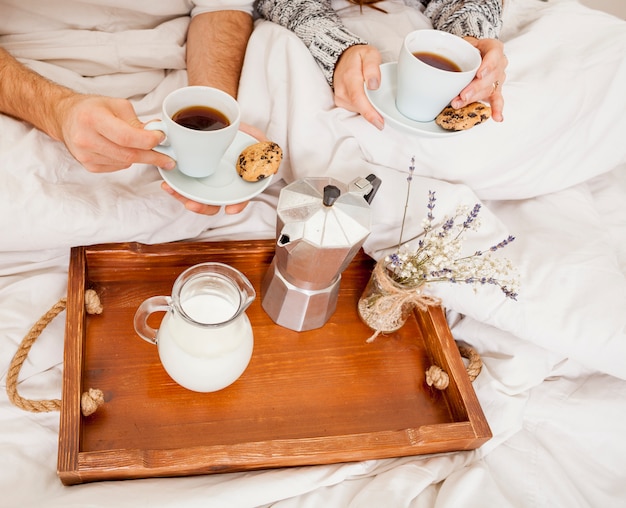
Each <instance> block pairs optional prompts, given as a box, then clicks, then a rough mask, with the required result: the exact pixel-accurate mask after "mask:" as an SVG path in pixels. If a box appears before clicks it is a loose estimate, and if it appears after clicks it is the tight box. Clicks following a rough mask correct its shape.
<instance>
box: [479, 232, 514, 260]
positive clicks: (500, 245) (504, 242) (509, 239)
mask: <svg viewBox="0 0 626 508" xmlns="http://www.w3.org/2000/svg"><path fill="white" fill-rule="evenodd" d="M514 240H515V237H514V236H513V235H509V236H508V237H507V238H505V239H504V240H502V241H501V242H500V243H497V244H496V245H492V246H491V247H489V252H495V251H497V250H498V249H504V247H506V246H507V245H508V244H510V243H511V242H513V241H514ZM485 252H487V251H484V250H477V251H476V252H475V253H474V256H482V255H483V254H484V253H485Z"/></svg>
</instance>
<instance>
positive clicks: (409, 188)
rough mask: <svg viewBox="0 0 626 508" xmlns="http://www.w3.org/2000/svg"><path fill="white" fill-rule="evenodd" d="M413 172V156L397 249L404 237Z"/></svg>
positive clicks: (407, 178) (407, 179)
mask: <svg viewBox="0 0 626 508" xmlns="http://www.w3.org/2000/svg"><path fill="white" fill-rule="evenodd" d="M414 172H415V156H413V157H411V165H410V166H409V176H407V177H406V181H407V182H408V183H407V186H406V200H405V202H404V214H403V215H402V225H401V226H400V238H399V239H398V249H400V246H401V245H402V236H403V235H404V224H405V222H406V215H407V212H408V210H409V198H410V197H411V182H412V181H413V173H414Z"/></svg>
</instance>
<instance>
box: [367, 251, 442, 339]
mask: <svg viewBox="0 0 626 508" xmlns="http://www.w3.org/2000/svg"><path fill="white" fill-rule="evenodd" d="M422 289H423V287H422V286H403V285H401V284H398V283H397V282H395V281H394V280H393V279H392V278H391V277H390V276H389V274H388V272H387V263H386V261H385V260H384V259H381V260H380V261H378V262H377V263H376V266H375V267H374V270H373V271H372V275H371V276H370V280H369V281H368V283H367V286H365V290H364V291H363V294H362V295H361V298H360V299H359V304H358V308H359V315H360V316H361V319H362V320H363V322H364V323H365V324H366V325H367V326H369V327H370V328H371V329H372V330H374V334H373V335H372V336H371V337H370V338H369V339H367V342H372V341H373V340H374V339H376V337H378V335H379V334H381V333H392V332H395V331H396V330H399V329H400V328H402V326H404V323H405V322H406V320H407V319H408V318H409V316H410V315H411V313H412V312H413V311H414V310H415V309H419V310H426V309H427V308H428V307H429V306H430V305H439V304H440V303H441V300H439V298H435V297H433V296H430V295H427V294H424V293H423V292H422Z"/></svg>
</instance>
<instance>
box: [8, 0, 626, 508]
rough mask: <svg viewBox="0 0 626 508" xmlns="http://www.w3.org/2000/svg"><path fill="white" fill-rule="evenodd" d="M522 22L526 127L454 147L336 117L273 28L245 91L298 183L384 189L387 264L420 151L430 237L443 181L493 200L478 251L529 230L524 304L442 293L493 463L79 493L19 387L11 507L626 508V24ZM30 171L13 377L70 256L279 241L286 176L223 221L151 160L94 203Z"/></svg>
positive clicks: (41, 351)
mask: <svg viewBox="0 0 626 508" xmlns="http://www.w3.org/2000/svg"><path fill="white" fill-rule="evenodd" d="M336 5H337V6H338V7H339V8H341V9H342V11H341V12H342V15H343V16H344V17H345V19H346V20H347V22H348V23H351V24H354V25H355V26H356V27H359V26H360V27H361V29H364V30H365V29H367V30H368V31H369V32H370V33H369V34H370V35H372V36H374V35H376V36H377V37H380V38H381V40H380V41H377V42H378V43H380V45H381V47H383V49H384V50H385V51H384V53H383V54H384V55H386V56H385V58H387V59H393V54H394V51H393V47H394V44H397V41H398V38H399V37H401V33H402V31H403V30H408V29H410V28H411V27H412V26H414V25H413V23H419V22H421V21H420V19H419V18H418V17H416V18H412V17H411V16H407V15H406V11H403V10H402V9H401V8H400V6H399V5H393V6H392V7H393V8H392V9H390V10H391V11H392V12H391V13H390V14H389V18H387V19H393V20H394V21H393V23H392V25H393V26H394V27H395V28H394V29H391V30H389V31H387V32H385V31H384V30H382V29H381V28H380V27H379V25H378V23H379V19H380V18H379V17H378V15H375V14H374V13H373V12H366V13H365V15H364V16H363V17H362V18H361V17H357V15H358V16H360V14H358V8H355V7H351V6H348V5H347V4H345V3H341V2H337V3H336ZM396 8H397V11H396V10H395V9H396ZM355 20H360V21H359V22H358V23H357V22H356V21H355ZM363 20H364V21H363ZM506 21H507V24H506V28H505V32H504V34H503V40H505V43H506V50H507V54H508V56H509V59H510V60H511V65H510V70H509V79H508V80H507V83H506V84H505V88H504V92H505V97H506V98H507V105H506V109H505V122H504V124H501V125H498V124H495V123H494V122H490V123H488V124H485V125H483V126H480V127H478V128H476V129H474V130H473V131H471V132H469V133H467V134H463V135H461V136H457V137H455V138H454V140H452V139H450V140H447V141H446V142H445V143H446V144H443V142H440V143H436V146H432V144H431V143H432V140H430V141H426V140H422V139H415V138H411V137H407V136H405V135H404V134H400V133H396V132H393V131H392V130H390V128H389V127H387V128H386V129H385V131H384V132H383V133H382V134H381V133H379V132H378V131H376V130H375V129H373V128H370V127H369V126H368V125H367V124H365V123H364V122H363V120H362V119H360V118H358V117H356V116H355V115H352V114H350V113H348V112H346V111H344V110H339V109H336V108H333V106H332V97H331V96H330V94H329V93H328V90H327V88H326V84H325V82H324V81H323V79H322V78H321V74H318V72H317V69H316V67H315V64H314V62H313V61H312V60H310V59H309V58H307V56H308V53H307V51H306V49H305V48H304V47H303V46H302V45H301V44H300V43H299V41H298V40H297V39H295V37H293V36H292V35H291V34H288V33H287V32H286V31H284V30H281V29H278V28H277V27H274V26H268V24H260V25H259V26H257V30H256V31H255V34H254V35H253V39H252V41H251V45H250V50H249V54H248V58H247V60H246V67H245V69H244V75H243V82H242V88H241V95H240V102H241V103H242V107H243V108H244V111H245V116H246V119H247V121H248V122H249V123H252V124H254V125H256V126H257V127H260V128H262V129H263V130H265V131H266V132H267V133H268V134H269V136H270V137H271V138H272V139H274V140H276V141H277V142H279V143H280V144H281V146H283V148H284V150H285V154H286V161H285V164H284V165H283V168H282V170H281V172H282V175H281V176H283V177H284V178H285V179H286V180H287V181H289V180H291V179H293V178H299V177H302V176H310V175H313V174H319V173H323V174H328V175H333V176H336V177H341V178H342V179H345V180H350V179H351V178H352V177H354V176H357V175H364V174H367V173H370V172H373V173H376V174H378V175H379V176H380V177H381V178H382V180H383V187H381V191H380V193H379V195H378V196H377V197H376V199H375V201H374V203H373V208H374V211H375V214H376V217H377V219H376V221H375V224H374V228H373V233H372V235H371V237H370V239H369V240H368V243H367V244H366V248H367V250H368V252H369V253H371V254H372V255H373V256H374V257H377V256H380V255H382V253H383V252H385V251H386V250H387V249H388V248H390V247H391V246H393V245H394V243H395V242H396V241H397V234H398V227H397V225H398V220H397V219H398V215H399V214H400V213H401V211H402V210H401V209H398V202H399V201H400V199H398V196H403V195H404V191H405V184H406V182H405V179H406V169H407V166H408V158H409V157H410V156H411V155H415V156H416V159H417V163H418V165H417V168H418V169H417V171H418V172H421V176H420V177H416V180H415V181H414V184H413V185H414V187H413V195H412V198H414V204H413V206H414V207H415V208H414V213H415V215H414V217H412V220H411V221H410V223H409V225H408V226H409V231H410V232H411V233H410V234H416V233H417V231H418V229H417V228H418V226H419V222H420V220H421V218H422V216H423V211H424V210H425V208H424V206H423V205H424V202H425V194H427V191H428V190H429V189H433V190H436V191H437V196H438V198H439V199H438V202H437V208H436V212H438V213H440V214H441V215H443V214H444V213H445V212H446V211H450V210H453V209H454V208H455V207H456V205H457V204H459V203H466V204H469V205H472V204H473V203H474V202H481V203H482V204H483V205H484V211H485V216H484V228H483V229H481V235H479V236H477V237H476V240H475V241H476V244H477V246H479V247H484V246H485V242H487V243H488V244H491V242H492V241H493V240H494V239H496V240H500V239H501V236H502V235H503V234H508V233H511V234H514V235H515V236H516V237H517V239H516V241H515V242H514V243H513V244H512V245H511V248H510V249H509V248H507V250H508V251H509V252H507V254H508V255H509V257H511V258H512V260H513V261H514V262H515V263H516V264H517V265H518V266H519V267H520V270H521V274H522V288H521V291H520V299H519V301H518V302H508V301H507V302H503V301H502V300H503V299H502V298H501V295H499V294H496V293H495V292H493V293H491V292H481V293H480V294H478V295H473V294H468V292H466V291H464V290H463V289H450V288H440V289H438V290H437V291H438V292H437V294H438V295H439V296H441V297H442V298H443V299H444V303H445V305H446V307H447V308H448V309H449V321H450V325H451V328H452V331H453V334H454V336H455V338H457V339H458V340H465V341H466V342H468V343H470V344H471V345H472V346H474V347H475V348H476V349H477V351H478V352H479V353H480V355H481V357H482V359H483V362H484V368H483V371H482V373H481V374H480V376H479V377H478V378H477V379H476V380H475V381H474V388H475V390H476V393H477V395H478V398H479V400H480V403H481V405H482V408H483V410H484V412H485V415H486V417H487V420H488V422H489V424H490V426H491V429H492V431H493V434H494V437H493V438H492V439H491V440H489V441H488V442H487V443H486V444H485V445H484V446H483V447H481V448H480V449H478V450H474V451H469V452H458V453H451V454H444V455H437V456H428V457H419V456H418V457H404V458H397V459H386V460H374V461H366V462H361V463H352V464H336V465H328V466H311V467H298V468H289V469H276V470H267V471H257V472H248V473H233V474H223V475H207V476H199V477H190V478H167V479H146V480H132V481H124V482H99V483H92V484H85V485H77V486H73V487H64V486H63V485H62V484H61V482H60V481H59V480H58V478H57V476H56V460H57V447H58V443H57V439H58V428H59V415H58V413H43V414H41V413H40V414H32V413H28V412H25V411H23V410H21V409H18V408H16V407H14V406H12V405H11V403H10V402H9V401H8V399H7V397H6V395H5V394H4V390H3V393H2V394H1V395H0V491H1V492H2V496H0V506H6V507H18V506H19V507H40V506H46V507H48V506H49V507H57V506H58V507H61V506H63V507H87V506H117V507H126V506H128V507H131V506H133V507H135V506H158V507H181V506H185V507H192V506H216V507H222V506H224V507H257V506H275V507H281V508H287V507H298V508H300V507H306V506H315V507H318V506H329V507H347V506H350V507H380V506H389V507H394V508H396V507H435V506H436V507H470V506H476V507H485V506H489V507H492V506H493V507H504V506H516V507H536V506H542V507H554V506H559V507H560V506H563V507H575V506H580V507H584V506H589V507H596V506H602V507H619V506H623V505H624V500H625V499H626V484H625V482H624V481H623V479H624V472H625V471H626V438H625V437H624V432H623V423H622V422H623V419H624V417H626V380H625V379H626V361H625V359H626V354H625V353H626V349H625V348H626V338H625V336H624V333H625V328H624V326H625V321H624V320H625V318H624V312H623V310H624V308H626V149H625V148H624V142H623V141H624V137H623V134H622V133H621V131H620V129H619V125H620V124H618V123H616V120H617V119H618V118H619V116H620V115H622V114H623V112H624V111H626V102H625V99H624V97H622V96H624V94H623V92H621V91H622V90H624V89H625V85H626V22H624V21H620V20H618V19H616V18H613V17H611V16H608V15H606V14H603V13H599V12H595V11H592V10H590V9H587V8H585V7H582V6H580V5H579V4H578V3H576V2H575V1H573V0H560V1H550V2H547V3H544V2H539V1H538V0H509V1H508V3H507V12H506ZM383 39H384V40H383ZM578 55H584V58H579V57H578ZM574 77H576V79H574ZM176 79H179V78H176ZM177 83H179V82H178V81H176V83H174V85H175V84H177ZM265 83H267V86H265ZM555 87H556V90H555V89H554V88H555ZM565 91H570V92H571V95H570V96H571V97H573V99H570V98H568V97H567V95H566V94H565V93H564V92H565ZM530 97H535V98H536V101H537V103H536V104H535V103H533V104H529V103H528V100H529V98H530ZM305 99H306V100H305ZM570 101H573V103H572V102H570ZM546 108H547V109H550V111H553V112H554V114H546V113H545V111H546ZM149 109H150V108H146V110H149ZM540 113H541V114H540ZM555 115H556V116H555ZM23 134H24V136H25V137H28V138H30V140H31V141H33V138H34V143H35V145H36V146H40V148H41V149H42V150H43V155H42V153H39V154H36V155H35V157H36V156H39V157H45V156H47V155H49V154H50V153H49V152H46V150H48V149H49V147H46V145H45V141H42V140H41V139H40V138H39V135H38V133H36V132H33V131H31V130H29V129H26V128H25V130H24V133H23ZM311 140H315V143H311ZM0 143H2V138H0ZM494 143H495V146H496V147H497V148H498V149H496V148H494ZM29 146H33V145H29ZM442 147H443V148H442ZM477 147H478V148H477ZM18 151H19V150H16V152H18ZM459 154H462V155H459ZM18 155H19V157H18ZM22 155H23V154H17V153H15V157H16V159H15V161H12V162H15V163H18V162H20V161H22V160H23V159H21V158H20V157H22ZM52 155H54V156H55V157H59V155H58V153H56V152H52ZM459 160H463V161H464V163H465V165H464V166H460V165H459ZM14 168H15V166H14V165H12V164H11V165H7V164H3V165H1V166H0V217H2V219H1V222H0V224H1V225H2V238H1V239H0V245H1V247H2V248H0V379H1V383H2V385H3V386H4V384H5V381H6V370H7V368H8V365H9V362H10V360H11V357H12V356H13V354H14V353H15V350H16V348H17V345H18V344H19V342H20V341H21V339H22V337H23V336H24V335H25V334H26V333H27V332H28V330H29V328H30V327H31V326H32V325H33V324H34V323H35V321H36V320H37V319H38V318H39V317H40V316H41V315H42V314H43V313H44V312H45V311H46V310H47V309H48V308H49V307H50V306H51V305H52V304H54V303H55V302H56V301H57V300H58V299H59V298H60V297H61V296H63V295H64V294H65V291H66V287H67V267H68V255H69V247H70V246H72V245H77V244H87V243H93V242H94V241H97V242H109V241H125V240H138V241H144V242H147V243H155V242H162V241H169V240H176V239H184V238H202V239H207V240H213V241H217V240H220V239H223V238H271V237H272V236H273V234H274V220H275V219H274V214H273V206H274V205H275V202H276V195H277V193H278V192H279V189H280V185H276V186H273V187H272V189H271V190H270V191H269V192H268V193H267V194H265V195H264V196H262V197H260V198H258V199H257V200H255V202H254V203H253V204H252V206H251V207H250V208H249V210H247V211H246V213H245V214H244V215H242V216H237V217H226V216H220V217H218V218H217V219H215V218H213V219H211V218H206V217H198V216H194V215H193V214H190V213H188V212H185V211H184V210H182V208H181V207H179V206H178V204H177V203H174V202H172V200H171V199H170V198H169V197H168V196H164V195H162V193H161V191H160V190H159V189H158V178H157V176H156V174H155V173H156V172H155V171H151V169H150V168H138V171H137V172H135V173H134V174H128V175H115V176H111V177H109V178H108V179H106V180H105V181H104V182H103V183H99V185H100V188H101V189H103V192H99V193H96V192H92V193H91V194H87V196H88V198H86V199H82V200H80V199H77V198H76V196H81V193H80V192H81V191H84V190H85V189H90V188H93V185H94V182H95V180H94V179H95V177H94V176H93V175H83V174H80V175H67V174H60V175H55V176H53V177H52V176H51V175H49V174H46V173H45V169H41V168H40V167H39V166H35V165H33V167H32V168H31V169H32V171H33V173H34V174H32V175H29V174H26V175H25V177H24V179H23V180H22V179H20V178H15V174H14ZM460 168H462V171H463V173H461V169H460ZM41 172H43V173H41ZM51 182H53V183H54V184H52V183H51ZM60 183H63V184H62V185H60ZM131 197H132V199H131ZM26 203H30V204H32V206H30V207H26V206H24V205H25V204H26ZM54 203H56V205H57V206H52V204H54ZM60 203H68V204H67V205H66V206H63V205H61V204H60ZM113 211H115V214H114V215H112V216H111V215H110V214H111V213H112V212H113ZM64 317H65V313H62V314H61V315H60V316H59V317H58V318H57V319H56V320H55V321H53V322H52V323H51V324H50V325H49V326H48V327H47V328H46V329H45V330H44V332H43V333H42V335H41V337H40V338H39V339H38V340H37V343H36V344H35V346H34V347H33V349H32V351H31V353H30V355H29V357H28V359H27V361H26V363H25V365H24V367H23V369H22V372H21V375H20V385H19V388H20V393H21V394H22V395H23V396H25V397H27V398H31V399H37V398H42V399H48V398H58V397H59V394H60V389H61V381H62V348H63V332H64V322H63V321H64ZM377 340H384V337H382V338H380V339H377Z"/></svg>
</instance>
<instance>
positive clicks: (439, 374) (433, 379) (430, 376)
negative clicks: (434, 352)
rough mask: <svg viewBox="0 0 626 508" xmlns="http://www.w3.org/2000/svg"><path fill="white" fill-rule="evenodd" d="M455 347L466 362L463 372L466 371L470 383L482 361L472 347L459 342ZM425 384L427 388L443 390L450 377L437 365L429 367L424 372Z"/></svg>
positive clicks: (481, 365)
mask: <svg viewBox="0 0 626 508" xmlns="http://www.w3.org/2000/svg"><path fill="white" fill-rule="evenodd" d="M456 346H457V347H458V348H459V353H461V356H462V357H463V358H465V359H466V360H467V361H468V364H467V365H466V367H465V370H466V371H467V375H468V376H469V379H470V382H473V381H474V379H476V378H477V377H478V374H480V371H481V370H482V368H483V361H482V360H481V358H480V355H479V354H478V352H477V351H476V350H475V349H474V348H473V347H471V346H469V345H467V344H462V343H460V342H457V343H456ZM426 384H427V385H428V386H433V387H435V388H437V389H438V390H445V389H446V388H448V385H449V384H450V377H449V376H448V373H447V372H446V371H445V370H443V369H442V368H441V367H439V366H438V365H431V366H430V367H429V368H428V369H427V370H426Z"/></svg>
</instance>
